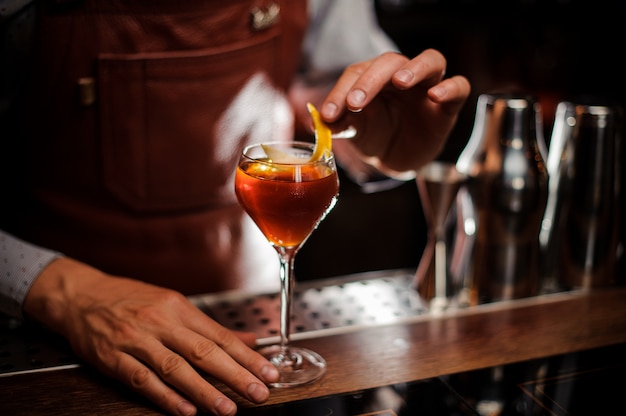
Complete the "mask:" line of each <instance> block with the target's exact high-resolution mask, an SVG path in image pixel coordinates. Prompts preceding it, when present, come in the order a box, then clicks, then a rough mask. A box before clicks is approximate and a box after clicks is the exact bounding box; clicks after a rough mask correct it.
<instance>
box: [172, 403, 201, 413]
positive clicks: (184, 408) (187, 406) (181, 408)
mask: <svg viewBox="0 0 626 416" xmlns="http://www.w3.org/2000/svg"><path fill="white" fill-rule="evenodd" d="M176 410H177V411H178V414H179V415H181V416H193V415H195V414H196V407H195V406H194V405H193V404H191V403H189V402H185V401H183V402H180V403H179V404H178V407H177V408H176Z"/></svg>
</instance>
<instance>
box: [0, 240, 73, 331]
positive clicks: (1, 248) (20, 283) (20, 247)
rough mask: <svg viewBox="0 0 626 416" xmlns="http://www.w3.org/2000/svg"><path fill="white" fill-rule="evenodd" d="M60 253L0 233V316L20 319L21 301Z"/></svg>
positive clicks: (22, 303)
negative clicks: (0, 314)
mask: <svg viewBox="0 0 626 416" xmlns="http://www.w3.org/2000/svg"><path fill="white" fill-rule="evenodd" d="M60 256H62V254H61V253H59V252H56V251H53V250H49V249H45V248H43V247H39V246H36V245H34V244H30V243H27V242H25V241H23V240H20V239H19V238H17V237H14V236H13V235H11V234H8V233H6V232H4V231H2V230H0V313H3V314H5V315H8V316H9V317H12V318H16V319H20V320H21V319H23V308H24V299H25V298H26V294H28V291H29V290H30V287H31V286H32V284H33V282H34V281H35V280H36V279H37V277H38V276H39V274H40V273H41V271H42V270H43V269H44V268H45V267H46V266H47V265H48V264H50V262H52V261H53V260H55V259H57V258H58V257H60Z"/></svg>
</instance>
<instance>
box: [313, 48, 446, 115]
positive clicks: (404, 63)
mask: <svg viewBox="0 0 626 416" xmlns="http://www.w3.org/2000/svg"><path fill="white" fill-rule="evenodd" d="M445 70H446V59H445V57H444V56H443V55H442V54H441V53H440V52H438V51H436V50H434V49H427V50H425V51H423V52H422V53H421V54H419V55H418V56H416V57H415V58H413V59H411V60H409V59H408V58H407V57H406V56H404V55H401V54H399V53H395V52H388V53H384V54H382V55H380V56H378V57H377V58H374V59H371V60H369V61H365V62H360V63H357V64H354V65H351V66H349V67H348V68H346V70H345V71H344V73H343V74H342V75H341V77H340V78H339V80H338V81H337V83H336V84H335V86H334V87H333V89H332V90H331V91H330V92H329V94H328V96H327V97H326V99H325V100H324V103H323V104H322V107H321V110H320V111H321V113H322V116H323V117H324V119H325V120H326V121H328V122H333V121H335V120H337V118H338V117H339V116H340V115H341V113H342V112H343V111H344V110H345V109H348V110H349V111H353V112H358V111H361V110H362V109H363V108H364V107H365V106H367V105H368V104H369V103H370V102H371V101H372V100H373V99H374V98H375V97H376V95H377V94H378V93H379V92H380V91H381V90H382V89H383V88H384V87H385V86H386V85H388V84H389V83H390V82H391V83H392V84H393V85H394V86H395V87H396V88H398V89H402V90H404V89H409V88H412V87H415V86H417V85H420V86H423V87H424V88H425V89H428V88H430V87H433V86H435V85H437V84H438V83H440V82H441V80H442V79H443V77H444V75H445ZM441 92H442V93H443V92H444V91H441Z"/></svg>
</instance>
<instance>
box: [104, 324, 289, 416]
mask: <svg viewBox="0 0 626 416" xmlns="http://www.w3.org/2000/svg"><path fill="white" fill-rule="evenodd" d="M213 337H214V338H216V339H226V340H227V341H226V343H227V344H228V342H233V343H234V344H235V345H234V346H228V345H227V346H225V347H224V348H223V347H222V346H220V345H218V343H217V342H214V341H213V340H211V339H207V338H205V337H204V336H202V335H199V334H197V333H196V332H194V331H191V330H189V329H186V328H184V327H177V328H174V329H171V330H170V331H167V332H165V333H164V335H162V339H161V340H158V339H156V338H151V337H147V338H145V339H142V340H136V341H135V342H133V343H131V344H129V345H128V346H127V348H126V351H124V353H122V354H121V356H122V358H121V359H120V363H119V365H118V366H116V367H117V371H118V374H117V376H118V377H119V378H121V379H122V380H123V381H125V382H126V384H128V385H129V386H130V387H132V388H133V389H135V390H137V391H139V392H140V393H141V394H143V395H145V396H146V397H148V398H149V399H150V400H152V401H154V402H155V403H156V404H157V405H159V406H161V407H162V408H163V409H165V410H167V411H169V412H171V413H172V414H195V412H196V408H195V407H194V406H193V405H191V403H190V402H189V401H191V402H193V403H196V404H198V405H199V406H202V407H203V408H205V409H207V410H209V411H211V412H212V413H213V414H216V415H233V414H235V413H236V405H235V403H234V402H233V401H232V400H231V399H229V398H228V397H227V396H225V395H224V394H223V393H222V392H220V391H219V390H218V389H216V388H215V387H214V386H212V385H211V384H210V383H209V382H208V381H207V380H205V379H204V378H203V377H202V376H201V375H200V374H199V373H198V371H196V369H200V370H203V371H205V372H206V373H208V374H210V375H211V376H213V377H215V378H216V379H218V380H220V381H222V382H224V383H225V384H226V385H228V386H229V387H231V388H232V389H233V391H235V392H236V393H238V394H240V395H241V396H242V397H244V398H246V399H248V400H250V401H251V402H254V403H262V402H264V401H265V400H267V398H268V397H269V394H270V392H269V389H268V387H267V386H266V385H265V384H264V383H263V382H262V381H261V380H259V378H257V377H256V376H255V375H254V374H252V372H250V371H248V370H247V369H246V368H245V366H249V367H250V368H251V369H254V371H255V372H257V373H258V374H259V376H260V377H264V375H266V373H268V372H270V373H271V372H272V371H273V372H276V369H275V368H274V366H272V365H271V364H269V363H268V362H267V361H266V360H265V359H264V358H263V357H261V356H260V355H259V354H258V353H256V352H254V351H252V350H250V349H249V348H248V347H247V346H246V345H245V344H244V343H243V342H241V341H240V340H239V339H238V338H237V337H236V336H234V335H233V334H231V333H230V332H229V331H228V330H226V329H224V328H222V329H221V330H220V331H216V332H214V333H213ZM227 350H231V351H236V354H235V355H240V356H241V357H240V359H241V361H242V362H241V363H239V362H237V361H236V360H235V359H234V358H233V357H231V355H230V354H229V353H227V352H226V351H227ZM129 354H130V355H129ZM248 355H250V356H251V357H249V358H248V357H247V356H248ZM133 357H136V359H135V358H133ZM242 365H243V366H242ZM266 367H267V368H266ZM276 376H277V374H276ZM269 378H270V379H271V378H272V377H269ZM183 396H184V397H186V398H188V400H189V401H188V400H187V399H185V398H184V397H183Z"/></svg>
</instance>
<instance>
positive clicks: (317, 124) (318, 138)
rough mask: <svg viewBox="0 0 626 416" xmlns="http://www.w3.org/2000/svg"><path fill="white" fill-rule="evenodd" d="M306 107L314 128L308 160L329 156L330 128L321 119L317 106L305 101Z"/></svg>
mask: <svg viewBox="0 0 626 416" xmlns="http://www.w3.org/2000/svg"><path fill="white" fill-rule="evenodd" d="M306 107H307V109H308V110H309V114H311V118H312V119H313V128H314V130H315V147H314V149H313V155H311V159H310V161H316V160H320V159H321V158H322V157H324V156H330V154H331V152H332V146H333V135H332V132H331V131H330V128H328V126H327V125H326V123H324V121H323V120H322V116H321V115H320V113H319V111H317V108H315V106H314V105H313V104H311V103H306Z"/></svg>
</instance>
